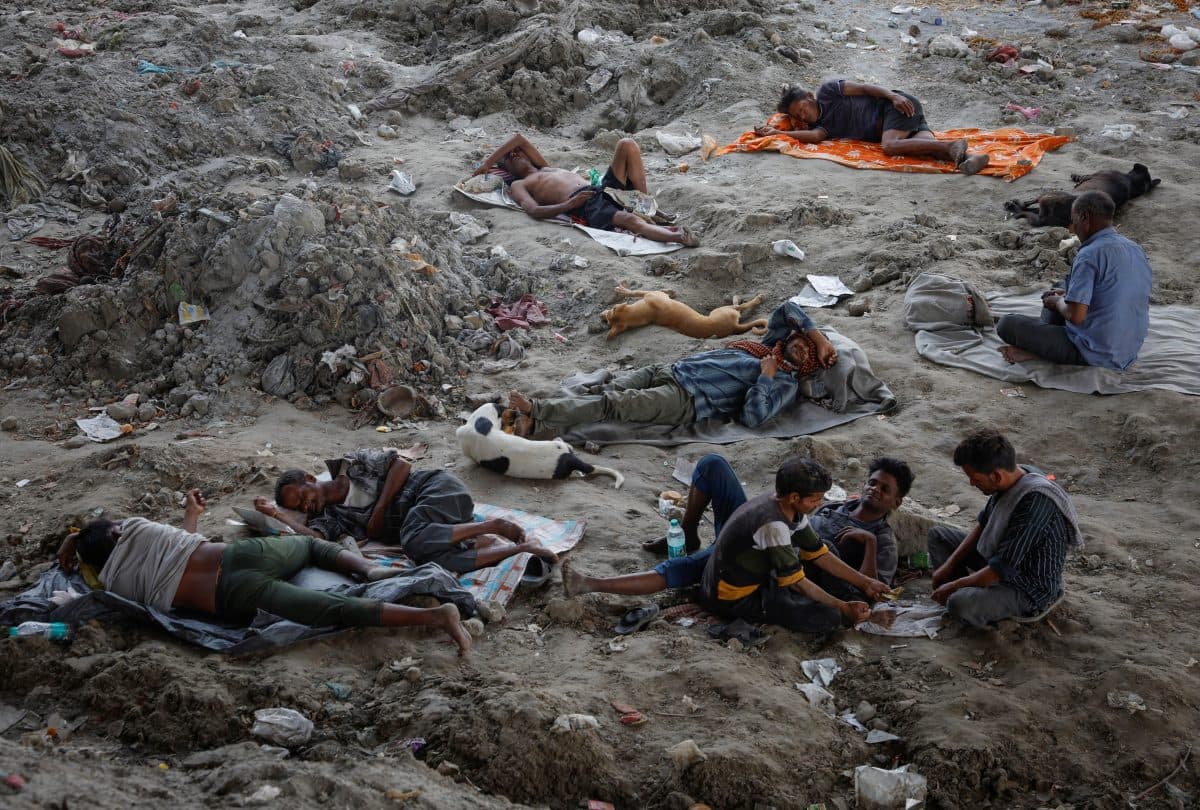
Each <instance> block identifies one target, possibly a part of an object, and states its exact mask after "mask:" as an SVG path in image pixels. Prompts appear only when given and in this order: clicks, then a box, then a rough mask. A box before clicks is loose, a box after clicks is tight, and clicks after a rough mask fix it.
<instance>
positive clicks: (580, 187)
mask: <svg viewBox="0 0 1200 810" xmlns="http://www.w3.org/2000/svg"><path fill="white" fill-rule="evenodd" d="M493 166H499V167H500V168H502V169H504V170H505V171H507V172H509V173H510V174H515V175H516V176H517V177H519V178H521V179H520V180H517V181H516V182H514V183H513V184H512V185H511V186H509V188H508V193H509V194H510V195H511V196H512V198H513V200H514V201H515V202H516V203H517V204H518V205H520V206H521V208H523V209H524V210H525V213H527V214H529V216H531V217H533V218H534V219H549V218H551V217H556V216H558V215H559V214H566V213H570V212H572V211H575V212H578V215H579V216H581V217H583V220H584V222H585V223H586V224H587V226H588V227H589V228H599V229H601V230H606V231H610V230H612V229H613V228H622V229H624V230H626V231H629V232H630V233H634V234H637V235H638V236H643V237H645V238H646V239H650V240H651V241H654V242H678V243H679V244H681V245H685V246H687V247H696V246H697V245H699V244H700V240H699V239H697V238H696V236H695V235H694V234H693V233H692V232H691V231H689V230H688V229H687V228H682V227H681V228H668V227H663V226H661V225H653V224H651V223H649V222H647V221H646V220H644V219H642V218H641V217H639V216H637V215H636V214H633V213H630V212H629V211H626V210H625V209H624V208H622V207H621V206H620V205H619V204H617V202H616V201H615V200H613V199H612V198H611V197H609V196H608V195H607V194H605V193H604V189H606V188H614V189H620V190H623V191H640V192H642V193H643V194H648V193H649V192H648V191H647V190H646V169H645V166H643V165H642V152H641V150H640V149H638V145H637V143H636V142H635V141H633V140H632V139H631V138H622V139H621V140H620V141H618V142H617V149H616V151H615V152H613V158H612V163H611V164H610V165H609V167H608V171H607V172H605V173H604V179H603V180H601V181H600V185H599V186H594V185H590V184H589V183H588V182H587V181H586V180H584V179H583V178H582V177H580V176H579V175H578V174H576V173H575V172H572V171H568V170H566V169H558V168H555V167H553V166H551V165H550V164H549V163H547V162H546V159H545V158H544V157H542V154H541V153H540V152H539V151H538V150H537V148H536V147H535V146H534V145H533V144H532V143H530V142H529V140H528V139H527V138H526V137H525V136H524V135H522V134H520V133H517V134H516V135H513V136H512V137H511V138H509V139H508V140H507V141H505V142H504V143H503V145H501V146H500V148H499V149H497V150H496V151H495V152H493V153H492V154H490V155H489V156H488V157H487V159H486V160H484V161H483V163H481V164H479V167H478V168H476V169H475V174H484V173H485V172H488V171H491V169H492V167H493Z"/></svg>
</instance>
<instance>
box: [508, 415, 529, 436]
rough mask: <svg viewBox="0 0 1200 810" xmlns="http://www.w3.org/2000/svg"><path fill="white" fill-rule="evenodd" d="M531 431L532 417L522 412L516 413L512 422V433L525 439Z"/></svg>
mask: <svg viewBox="0 0 1200 810" xmlns="http://www.w3.org/2000/svg"><path fill="white" fill-rule="evenodd" d="M532 433H533V417H532V416H526V415H525V414H522V413H519V414H517V415H516V417H515V418H514V419H513V423H512V435H514V436H519V437H520V438H522V439H527V438H529V436H530V434H532Z"/></svg>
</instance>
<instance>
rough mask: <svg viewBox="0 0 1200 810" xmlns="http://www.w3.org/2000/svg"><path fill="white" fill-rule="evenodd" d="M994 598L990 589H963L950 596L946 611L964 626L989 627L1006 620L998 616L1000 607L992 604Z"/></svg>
mask: <svg viewBox="0 0 1200 810" xmlns="http://www.w3.org/2000/svg"><path fill="white" fill-rule="evenodd" d="M992 597H993V594H992V593H989V589H988V588H963V589H962V590H958V591H955V592H954V593H952V594H950V598H949V599H947V600H946V611H947V612H948V613H949V614H950V615H951V616H953V617H954V618H956V619H958V620H959V621H960V622H962V623H963V624H969V625H971V626H972V627H987V626H988V625H989V624H991V623H992V622H994V621H998V620H999V619H1002V618H1004V617H1003V616H997V615H996V612H997V611H996V609H997V607H998V606H997V605H994V604H992Z"/></svg>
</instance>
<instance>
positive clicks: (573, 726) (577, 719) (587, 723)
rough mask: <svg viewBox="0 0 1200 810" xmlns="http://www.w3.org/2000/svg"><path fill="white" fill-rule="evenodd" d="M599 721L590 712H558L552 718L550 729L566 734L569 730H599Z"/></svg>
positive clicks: (556, 732)
mask: <svg viewBox="0 0 1200 810" xmlns="http://www.w3.org/2000/svg"><path fill="white" fill-rule="evenodd" d="M599 728H600V721H599V720H597V719H596V718H595V717H593V716H592V715H590V714H560V715H559V716H558V717H556V718H555V719H554V725H552V726H551V727H550V730H551V731H553V732H554V733H555V734H566V733H567V732H569V731H585V730H587V729H596V730H599Z"/></svg>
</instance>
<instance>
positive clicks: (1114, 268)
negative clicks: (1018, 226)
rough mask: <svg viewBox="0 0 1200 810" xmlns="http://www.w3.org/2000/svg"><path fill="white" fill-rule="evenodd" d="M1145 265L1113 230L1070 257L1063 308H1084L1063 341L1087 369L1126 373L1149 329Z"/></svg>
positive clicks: (1148, 280) (1142, 257)
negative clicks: (1071, 305)
mask: <svg viewBox="0 0 1200 810" xmlns="http://www.w3.org/2000/svg"><path fill="white" fill-rule="evenodd" d="M1150 274H1151V271H1150V263H1149V262H1148V261H1146V253H1145V251H1143V250H1142V249H1141V247H1139V246H1138V245H1137V244H1136V243H1135V242H1132V241H1130V240H1129V239H1126V238H1125V237H1124V236H1121V234H1119V233H1117V232H1116V231H1114V230H1113V229H1112V228H1105V229H1104V230H1102V231H1100V232H1098V233H1095V234H1093V235H1092V237H1091V238H1090V239H1088V240H1087V241H1086V242H1084V243H1083V247H1081V248H1080V249H1079V252H1078V253H1077V254H1076V255H1075V261H1074V263H1073V264H1072V265H1071V272H1070V274H1069V275H1068V276H1067V295H1066V300H1067V302H1068V303H1076V304H1087V308H1088V311H1087V317H1085V318H1084V320H1083V323H1082V324H1080V325H1079V326H1076V325H1075V324H1073V323H1071V322H1070V321H1068V322H1067V325H1066V326H1067V337H1069V338H1070V339H1071V342H1072V343H1074V344H1075V348H1076V349H1078V350H1079V353H1080V354H1081V355H1083V359H1084V360H1086V361H1087V362H1088V365H1091V366H1102V367H1104V368H1117V369H1124V368H1128V367H1129V366H1130V364H1131V363H1133V361H1134V360H1136V359H1137V356H1138V352H1139V351H1141V348H1142V343H1143V342H1144V341H1145V340H1146V332H1147V331H1148V330H1149V329H1150V288H1151V284H1152V282H1151V278H1150Z"/></svg>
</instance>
